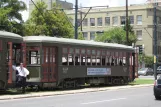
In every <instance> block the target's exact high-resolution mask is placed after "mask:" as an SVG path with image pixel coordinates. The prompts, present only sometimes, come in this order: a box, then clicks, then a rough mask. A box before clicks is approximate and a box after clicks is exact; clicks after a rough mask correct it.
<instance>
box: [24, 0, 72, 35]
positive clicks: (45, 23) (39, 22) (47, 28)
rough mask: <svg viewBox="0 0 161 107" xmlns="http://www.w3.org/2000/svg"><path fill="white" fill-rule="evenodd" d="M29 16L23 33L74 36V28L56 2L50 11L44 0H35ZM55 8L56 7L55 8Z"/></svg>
mask: <svg viewBox="0 0 161 107" xmlns="http://www.w3.org/2000/svg"><path fill="white" fill-rule="evenodd" d="M36 6H37V7H38V9H37V8H35V9H34V10H33V11H32V13H31V18H30V19H29V20H28V21H27V22H26V23H25V35H27V36H31V35H46V36H57V37H65V38H73V37H74V28H73V27H72V26H71V24H70V22H68V20H67V19H66V18H65V13H64V12H63V10H58V9H57V8H59V7H57V6H56V4H53V9H52V10H51V11H48V10H47V5H46V4H45V3H44V2H37V3H36ZM55 8H56V9H55Z"/></svg>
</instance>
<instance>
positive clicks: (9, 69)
mask: <svg viewBox="0 0 161 107" xmlns="http://www.w3.org/2000/svg"><path fill="white" fill-rule="evenodd" d="M7 49H8V55H7V59H8V83H10V84H11V83H12V72H13V70H12V42H8V46H7Z"/></svg>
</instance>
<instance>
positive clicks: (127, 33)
mask: <svg viewBox="0 0 161 107" xmlns="http://www.w3.org/2000/svg"><path fill="white" fill-rule="evenodd" d="M128 19H129V18H128V0H126V42H127V45H129V26H128V24H129V23H128Z"/></svg>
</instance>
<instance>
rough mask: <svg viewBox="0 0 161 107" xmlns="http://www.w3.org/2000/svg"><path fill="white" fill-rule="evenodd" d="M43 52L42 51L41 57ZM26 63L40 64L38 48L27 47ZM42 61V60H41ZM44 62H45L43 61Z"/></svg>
mask: <svg viewBox="0 0 161 107" xmlns="http://www.w3.org/2000/svg"><path fill="white" fill-rule="evenodd" d="M44 53H45V51H44V50H43V55H44ZM27 59H28V61H27V63H28V64H40V51H39V48H38V47H28V49H27ZM42 60H44V58H42ZM45 61H46V60H45Z"/></svg>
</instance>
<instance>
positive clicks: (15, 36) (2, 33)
mask: <svg viewBox="0 0 161 107" xmlns="http://www.w3.org/2000/svg"><path fill="white" fill-rule="evenodd" d="M0 37H1V38H12V39H23V38H22V37H21V36H20V35H18V34H15V33H11V32H7V31H0Z"/></svg>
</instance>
